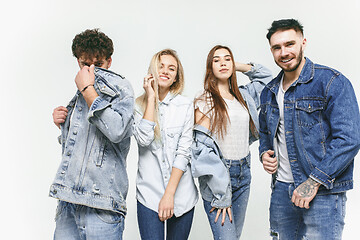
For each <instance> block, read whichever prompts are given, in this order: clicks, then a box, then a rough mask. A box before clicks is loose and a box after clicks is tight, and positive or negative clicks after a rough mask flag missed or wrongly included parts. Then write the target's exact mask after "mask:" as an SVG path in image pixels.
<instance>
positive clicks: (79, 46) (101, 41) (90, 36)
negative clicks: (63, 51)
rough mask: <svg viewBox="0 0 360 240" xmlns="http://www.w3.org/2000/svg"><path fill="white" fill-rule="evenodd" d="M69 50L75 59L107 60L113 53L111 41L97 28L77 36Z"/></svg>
mask: <svg viewBox="0 0 360 240" xmlns="http://www.w3.org/2000/svg"><path fill="white" fill-rule="evenodd" d="M71 49H72V52H73V55H74V56H75V57H76V58H80V57H84V58H85V59H93V58H97V59H102V58H104V57H105V59H109V58H110V57H111V55H112V54H113V52H114V46H113V42H112V40H111V39H110V38H109V37H108V36H106V35H105V34H104V33H103V32H101V31H99V29H97V28H95V29H87V30H85V31H83V32H82V33H79V34H77V35H76V36H75V38H74V40H73V43H72V47H71Z"/></svg>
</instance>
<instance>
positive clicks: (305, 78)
mask: <svg viewBox="0 0 360 240" xmlns="http://www.w3.org/2000/svg"><path fill="white" fill-rule="evenodd" d="M305 61H306V62H305V65H304V67H303V69H302V70H301V73H300V76H299V78H298V79H297V80H296V81H295V82H294V83H293V84H291V85H292V86H296V85H297V84H298V83H307V82H309V81H311V80H312V79H313V78H314V74H315V65H314V63H313V62H312V61H311V60H310V59H309V58H307V57H305ZM283 75H284V70H281V72H280V73H279V74H278V75H277V76H276V78H275V79H274V81H272V82H270V83H269V84H268V86H267V88H269V89H270V91H271V92H273V93H274V94H275V95H276V94H277V92H278V90H279V86H280V81H281V78H282V76H283Z"/></svg>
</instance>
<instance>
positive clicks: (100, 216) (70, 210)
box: [54, 201, 124, 240]
mask: <svg viewBox="0 0 360 240" xmlns="http://www.w3.org/2000/svg"><path fill="white" fill-rule="evenodd" d="M55 220H56V228H55V233H54V239H55V240H115V239H116V240H119V239H120V240H121V239H122V234H123V231H124V216H123V215H122V214H120V213H115V212H112V211H107V210H101V209H96V208H90V207H87V206H83V205H78V204H72V203H68V202H64V201H59V204H58V207H57V212H56V217H55Z"/></svg>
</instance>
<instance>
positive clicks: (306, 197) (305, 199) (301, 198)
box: [291, 178, 320, 209]
mask: <svg viewBox="0 0 360 240" xmlns="http://www.w3.org/2000/svg"><path fill="white" fill-rule="evenodd" d="M319 187H320V183H318V182H316V181H314V180H313V179H311V178H308V179H307V180H306V181H305V182H303V183H302V184H300V185H299V186H298V187H297V188H296V189H295V190H294V193H293V195H292V198H291V201H292V202H293V203H294V204H295V205H296V206H298V207H300V208H306V209H309V207H310V206H309V204H310V202H311V201H312V200H313V199H314V197H315V196H316V194H317V192H318V190H319Z"/></svg>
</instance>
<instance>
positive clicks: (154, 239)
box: [137, 201, 195, 240]
mask: <svg viewBox="0 0 360 240" xmlns="http://www.w3.org/2000/svg"><path fill="white" fill-rule="evenodd" d="M194 209H195V208H193V209H191V210H190V211H188V212H187V213H185V214H184V215H182V216H180V217H175V216H173V217H172V218H170V219H168V220H166V221H165V222H166V239H167V240H186V239H188V237H189V233H190V229H191V225H192V221H193V217H194ZM137 218H138V224H139V230H140V235H141V239H142V240H162V239H165V234H164V228H165V224H164V222H162V221H160V219H159V216H158V213H157V212H155V211H153V210H151V209H149V208H147V207H145V206H144V205H142V204H141V203H140V202H139V201H138V202H137Z"/></svg>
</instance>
